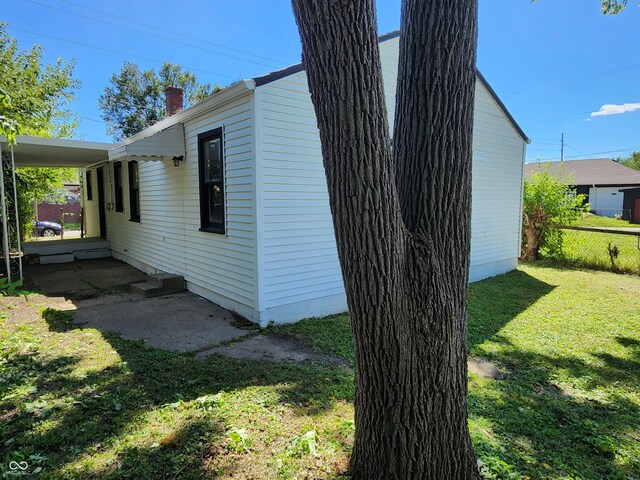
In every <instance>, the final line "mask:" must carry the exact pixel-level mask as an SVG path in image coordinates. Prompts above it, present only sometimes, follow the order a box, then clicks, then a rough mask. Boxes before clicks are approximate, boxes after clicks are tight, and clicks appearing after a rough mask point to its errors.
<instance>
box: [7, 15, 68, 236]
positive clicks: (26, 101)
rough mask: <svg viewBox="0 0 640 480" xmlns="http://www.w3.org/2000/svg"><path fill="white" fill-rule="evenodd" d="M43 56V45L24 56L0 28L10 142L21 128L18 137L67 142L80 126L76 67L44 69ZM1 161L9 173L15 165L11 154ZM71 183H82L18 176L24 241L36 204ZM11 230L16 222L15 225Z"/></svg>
mask: <svg viewBox="0 0 640 480" xmlns="http://www.w3.org/2000/svg"><path fill="white" fill-rule="evenodd" d="M43 51H44V49H43V47H42V45H34V46H33V47H31V48H30V49H27V50H20V48H19V46H18V42H17V41H16V39H15V38H13V37H11V36H9V35H8V34H7V32H6V24H3V23H0V67H1V70H2V75H0V92H2V94H0V121H2V123H3V130H6V131H5V133H7V134H8V135H7V136H8V137H10V138H9V140H12V139H13V140H15V134H16V133H18V129H17V126H18V125H19V127H20V128H19V133H23V134H25V135H34V136H39V137H68V136H71V135H72V134H73V133H74V131H75V129H76V127H77V126H78V122H77V115H76V113H75V112H73V111H72V110H71V109H69V108H68V105H69V103H71V102H72V101H73V100H74V99H75V91H76V90H77V89H78V88H79V86H80V82H79V81H78V80H76V79H74V78H73V67H74V62H73V61H71V62H65V61H64V60H62V59H58V60H57V61H56V62H55V63H53V64H45V63H43V61H42V55H43ZM3 118H4V120H3ZM2 161H4V162H5V168H6V167H8V166H9V165H10V161H9V158H8V155H7V152H4V155H3V158H2ZM5 171H8V169H7V170H5ZM72 179H77V171H76V170H74V169H58V168H19V169H17V170H16V183H17V186H18V189H17V191H18V205H17V210H18V214H19V217H20V225H21V230H22V231H21V232H20V233H21V236H22V238H25V237H26V236H27V235H28V234H29V232H30V231H31V227H32V225H33V222H34V213H35V212H34V206H33V204H34V200H40V199H41V198H42V197H43V196H45V195H46V194H49V193H51V192H52V191H55V190H57V189H58V188H60V187H62V184H63V182H65V181H69V180H72ZM11 181H12V178H11V175H5V187H6V189H5V190H6V191H7V192H9V193H10V192H12V191H13V185H12V183H11ZM7 203H8V206H9V210H10V211H11V212H13V211H14V209H15V206H14V205H13V203H12V198H11V196H10V195H8V197H7ZM9 225H10V226H13V225H15V222H14V221H10V222H9ZM12 235H15V233H14V232H12Z"/></svg>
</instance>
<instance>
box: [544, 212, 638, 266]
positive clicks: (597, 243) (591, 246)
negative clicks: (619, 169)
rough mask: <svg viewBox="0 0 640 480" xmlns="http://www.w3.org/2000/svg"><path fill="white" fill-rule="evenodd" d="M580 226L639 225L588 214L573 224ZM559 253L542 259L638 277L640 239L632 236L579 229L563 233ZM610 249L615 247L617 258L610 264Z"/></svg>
mask: <svg viewBox="0 0 640 480" xmlns="http://www.w3.org/2000/svg"><path fill="white" fill-rule="evenodd" d="M575 225H576V226H583V227H608V228H640V225H634V224H630V223H629V222H628V221H626V220H616V219H615V218H608V217H600V216H597V215H591V214H589V215H587V216H585V217H583V218H581V219H580V220H578V221H577V222H576V223H575ZM562 236H563V244H562V252H561V253H558V254H553V255H549V254H548V253H547V252H544V251H543V252H542V255H543V256H546V257H547V258H550V259H551V260H552V261H553V262H554V263H561V264H564V265H573V266H577V267H584V268H594V269H598V270H609V271H614V272H623V273H632V274H636V275H640V243H639V237H637V236H633V235H619V234H615V233H608V232H588V231H578V230H562ZM609 246H611V248H617V250H618V255H617V257H616V258H614V259H613V263H612V262H611V257H610V255H609Z"/></svg>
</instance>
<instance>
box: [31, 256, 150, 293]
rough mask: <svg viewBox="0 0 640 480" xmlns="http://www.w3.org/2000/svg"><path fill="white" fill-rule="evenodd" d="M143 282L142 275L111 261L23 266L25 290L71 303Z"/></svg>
mask: <svg viewBox="0 0 640 480" xmlns="http://www.w3.org/2000/svg"><path fill="white" fill-rule="evenodd" d="M145 279H146V275H145V274H144V273H143V272H141V271H140V270H137V269H135V268H133V267H132V266H131V265H127V264H126V263H123V262H120V261H119V260H116V259H114V258H100V259H95V260H82V261H77V262H73V263H66V264H59V265H55V264H54V265H37V264H36V265H26V266H25V287H26V288H37V289H38V290H42V292H43V293H44V294H45V295H47V296H61V295H64V296H65V297H67V298H71V299H82V298H91V297H95V296H98V295H105V294H108V293H113V292H119V291H122V292H124V291H128V290H129V285H130V284H131V283H134V282H143V281H144V280H145Z"/></svg>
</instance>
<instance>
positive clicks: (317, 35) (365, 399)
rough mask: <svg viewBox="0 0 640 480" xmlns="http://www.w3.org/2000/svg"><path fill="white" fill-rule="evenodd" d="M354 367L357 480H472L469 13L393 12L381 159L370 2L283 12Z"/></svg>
mask: <svg viewBox="0 0 640 480" xmlns="http://www.w3.org/2000/svg"><path fill="white" fill-rule="evenodd" d="M292 3H293V8H294V13H295V16H296V20H297V22H298V27H299V30H300V36H301V39H302V49H303V62H304V65H305V69H306V72H307V78H308V82H309V88H310V91H311V97H312V100H313V104H314V107H315V111H316V115H317V119H318V127H319V130H320V140H321V144H322V152H323V159H324V166H325V170H326V175H327V185H328V188H329V200H330V205H331V211H332V215H333V222H334V230H335V234H336V242H337V246H338V254H339V258H340V264H341V266H342V273H343V278H344V282H345V289H346V293H347V299H348V303H349V312H350V316H351V323H352V328H353V334H354V342H355V358H356V374H355V383H356V397H355V421H356V434H355V444H354V450H353V455H352V459H351V465H350V473H351V475H352V477H353V478H355V479H366V480H372V479H385V480H386V479H412V480H413V479H472V478H478V472H477V467H476V461H475V456H474V454H473V449H472V446H471V441H470V438H469V432H468V427H467V400H466V398H467V364H466V314H467V310H466V303H467V288H468V287H467V282H468V269H469V247H470V193H471V180H470V179H471V135H472V128H473V101H474V89H475V50H476V36H477V34H476V32H477V20H476V19H477V0H458V1H455V2H453V1H445V0H434V1H425V0H422V1H421V0H405V1H404V3H403V8H402V24H401V37H400V65H399V74H398V92H397V100H396V102H397V103H396V116H395V131H394V142H393V144H394V147H393V149H392V147H391V138H390V134H389V126H388V122H387V112H386V107H385V96H384V87H383V82H382V71H381V66H380V55H379V47H378V39H377V33H376V18H375V7H374V3H373V0H357V1H354V0H292Z"/></svg>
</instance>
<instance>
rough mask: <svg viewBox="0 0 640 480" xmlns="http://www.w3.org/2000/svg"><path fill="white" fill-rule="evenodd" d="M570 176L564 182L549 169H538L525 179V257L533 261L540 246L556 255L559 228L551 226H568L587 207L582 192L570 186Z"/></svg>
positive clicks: (559, 235)
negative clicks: (578, 193)
mask: <svg viewBox="0 0 640 480" xmlns="http://www.w3.org/2000/svg"><path fill="white" fill-rule="evenodd" d="M570 183H571V179H570V177H569V178H568V179H567V181H565V182H563V181H562V180H561V179H560V178H559V177H556V176H553V175H551V174H550V173H549V171H548V170H540V171H539V172H535V173H533V174H532V175H531V178H529V179H525V181H524V199H523V212H522V225H523V230H524V232H523V245H522V250H523V255H522V258H523V259H524V260H536V259H537V258H538V254H539V252H540V250H541V249H545V250H546V251H547V252H548V253H549V254H551V255H553V254H557V253H559V252H560V250H561V249H562V231H561V230H559V229H557V228H552V227H553V226H554V225H568V224H570V223H571V222H573V221H575V220H577V219H578V217H579V216H580V214H581V213H582V212H585V211H587V210H588V206H586V205H585V203H584V201H585V199H586V196H585V195H582V194H580V195H576V193H575V190H573V189H571V188H570V186H569V184H570Z"/></svg>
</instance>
